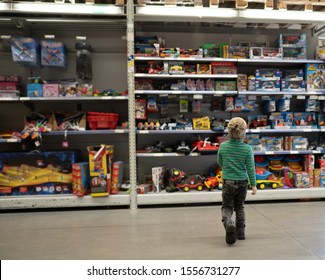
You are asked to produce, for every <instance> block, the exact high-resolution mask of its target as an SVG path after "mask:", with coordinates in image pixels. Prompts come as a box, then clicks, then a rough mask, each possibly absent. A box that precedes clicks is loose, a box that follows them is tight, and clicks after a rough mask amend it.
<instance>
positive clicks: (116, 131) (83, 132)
mask: <svg viewBox="0 0 325 280" xmlns="http://www.w3.org/2000/svg"><path fill="white" fill-rule="evenodd" d="M128 132H129V130H128V129H98V130H80V131H72V130H71V131H70V130H68V131H67V135H87V134H90V135H92V134H124V133H128ZM64 134H65V132H64V131H51V132H44V133H42V136H46V135H48V136H53V135H64Z"/></svg>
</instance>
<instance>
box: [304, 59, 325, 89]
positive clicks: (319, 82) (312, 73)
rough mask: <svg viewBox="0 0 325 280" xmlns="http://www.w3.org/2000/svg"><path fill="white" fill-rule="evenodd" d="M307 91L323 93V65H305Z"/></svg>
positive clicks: (324, 69)
mask: <svg viewBox="0 0 325 280" xmlns="http://www.w3.org/2000/svg"><path fill="white" fill-rule="evenodd" d="M306 81H307V91H315V92H318V91H325V64H318V63H308V64H307V65H306Z"/></svg>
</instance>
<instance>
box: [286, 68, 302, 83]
mask: <svg viewBox="0 0 325 280" xmlns="http://www.w3.org/2000/svg"><path fill="white" fill-rule="evenodd" d="M282 78H283V79H285V80H288V81H301V80H303V79H304V70H303V69H286V70H284V71H283V72H282Z"/></svg>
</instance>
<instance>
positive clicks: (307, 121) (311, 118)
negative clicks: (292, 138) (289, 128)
mask: <svg viewBox="0 0 325 280" xmlns="http://www.w3.org/2000/svg"><path fill="white" fill-rule="evenodd" d="M293 118H294V128H297V129H310V128H317V120H316V114H315V113H310V112H308V113H307V112H306V113H300V112H295V113H293Z"/></svg>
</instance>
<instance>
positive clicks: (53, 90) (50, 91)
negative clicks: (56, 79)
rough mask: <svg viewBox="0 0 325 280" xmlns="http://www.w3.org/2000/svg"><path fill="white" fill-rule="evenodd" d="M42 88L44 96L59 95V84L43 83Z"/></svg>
mask: <svg viewBox="0 0 325 280" xmlns="http://www.w3.org/2000/svg"><path fill="white" fill-rule="evenodd" d="M42 90H43V96H44V97H59V84H43V88H42ZM27 94H28V93H27Z"/></svg>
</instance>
